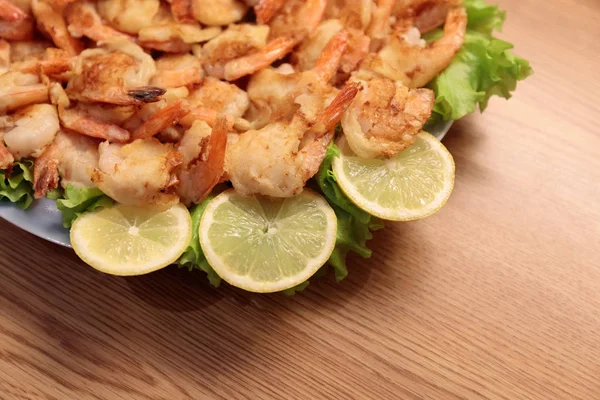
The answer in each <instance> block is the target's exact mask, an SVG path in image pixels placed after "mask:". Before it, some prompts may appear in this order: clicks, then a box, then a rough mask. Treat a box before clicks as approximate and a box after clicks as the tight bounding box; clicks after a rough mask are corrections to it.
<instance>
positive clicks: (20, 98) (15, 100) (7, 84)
mask: <svg viewBox="0 0 600 400" xmlns="http://www.w3.org/2000/svg"><path fill="white" fill-rule="evenodd" d="M47 101H48V86H47V85H45V84H42V83H40V80H39V78H38V76H37V75H33V74H23V73H20V72H9V73H6V74H3V75H0V114H2V113H5V112H6V111H11V110H16V109H18V108H21V107H24V106H27V105H30V104H36V103H46V102H47Z"/></svg>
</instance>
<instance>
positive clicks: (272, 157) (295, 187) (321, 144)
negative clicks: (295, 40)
mask: <svg viewBox="0 0 600 400" xmlns="http://www.w3.org/2000/svg"><path fill="white" fill-rule="evenodd" d="M359 86H360V85H359V84H357V83H356V82H354V83H350V84H348V85H347V86H345V87H344V88H343V89H342V90H341V91H340V93H339V94H338V96H337V97H336V98H335V99H334V100H333V101H332V102H331V104H330V105H329V106H328V107H327V108H325V109H323V110H322V112H321V113H320V115H319V118H318V119H317V121H316V122H315V123H313V122H311V121H307V120H306V119H305V118H304V116H303V114H302V113H301V112H299V113H297V114H296V115H294V117H293V118H292V120H291V121H289V122H274V123H272V124H269V125H267V126H265V127H264V128H262V129H259V130H251V131H248V132H245V133H242V134H241V135H240V136H239V140H238V141H237V142H235V143H232V145H231V148H230V149H228V151H227V155H226V161H225V165H226V172H227V174H228V176H229V179H231V183H232V184H233V187H234V188H235V190H236V191H237V192H238V193H241V194H244V195H250V194H255V193H258V194H264V195H268V196H273V197H291V196H294V195H297V194H299V193H300V192H302V190H303V188H304V185H305V184H306V181H307V180H308V179H310V178H311V177H312V176H314V175H315V174H316V173H317V171H318V169H319V166H320V165H321V162H322V161H323V158H324V157H325V154H326V152H327V147H328V146H329V143H330V142H331V139H332V138H333V128H334V127H335V125H336V124H337V122H338V121H339V119H340V118H341V116H342V114H343V113H344V111H345V110H346V108H347V107H348V106H349V105H350V103H351V102H352V99H353V98H354V97H355V96H356V94H357V93H358V91H359Z"/></svg>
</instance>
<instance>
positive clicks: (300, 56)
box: [292, 19, 371, 83]
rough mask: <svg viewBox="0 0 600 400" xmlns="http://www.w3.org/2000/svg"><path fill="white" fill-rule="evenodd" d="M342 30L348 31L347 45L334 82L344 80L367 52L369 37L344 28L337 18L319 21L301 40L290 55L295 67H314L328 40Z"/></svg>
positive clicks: (303, 69)
mask: <svg viewBox="0 0 600 400" xmlns="http://www.w3.org/2000/svg"><path fill="white" fill-rule="evenodd" d="M342 30H345V31H346V32H347V33H348V47H347V48H346V49H345V51H344V53H343V55H342V58H341V60H340V65H339V68H338V71H337V74H336V76H335V78H334V83H338V82H345V81H346V80H347V79H348V77H349V76H350V73H351V72H353V71H355V70H356V69H357V68H358V66H359V65H360V63H361V61H362V60H363V59H364V58H365V57H366V56H367V54H368V53H369V44H370V42H371V39H370V38H369V37H368V36H366V35H365V34H364V33H363V32H362V31H360V30H358V29H354V28H345V27H344V25H343V23H342V21H341V20H339V19H329V20H326V21H323V22H321V23H320V24H319V26H318V27H317V29H316V30H315V31H314V32H313V33H312V34H311V35H310V36H309V37H308V38H307V39H306V40H305V41H303V42H302V44H301V45H300V46H299V48H298V50H297V51H296V52H294V53H293V55H292V62H293V63H294V66H295V67H296V69H297V70H299V71H307V70H309V69H312V68H314V67H315V65H316V64H317V60H318V58H319V56H320V55H321V53H322V52H323V50H324V49H325V46H327V43H328V42H329V40H331V38H332V37H334V36H335V35H336V34H337V33H338V32H340V31H342Z"/></svg>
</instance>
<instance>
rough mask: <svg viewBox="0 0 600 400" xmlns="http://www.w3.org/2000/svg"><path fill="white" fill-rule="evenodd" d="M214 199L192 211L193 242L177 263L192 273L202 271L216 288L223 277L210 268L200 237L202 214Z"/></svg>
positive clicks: (210, 197)
mask: <svg viewBox="0 0 600 400" xmlns="http://www.w3.org/2000/svg"><path fill="white" fill-rule="evenodd" d="M214 197H215V195H214V194H212V195H210V196H208V197H207V198H206V199H205V200H204V201H203V202H202V203H200V204H198V205H196V206H194V207H193V208H192V209H191V210H190V214H191V216H192V240H191V241H190V244H189V246H188V247H187V249H186V250H185V251H184V252H183V254H182V255H181V257H180V258H179V260H178V261H177V263H178V264H179V265H180V266H181V267H186V268H188V269H189V270H190V271H193V270H195V269H199V270H201V271H204V272H206V275H207V276H208V280H209V282H210V284H211V285H213V286H214V287H219V285H220V284H221V277H220V276H219V275H217V273H216V272H215V270H214V269H213V268H212V267H211V266H210V264H209V263H208V261H207V260H206V257H205V256H204V253H203V252H202V248H201V247H200V238H199V237H198V227H199V226H200V218H202V214H203V213H204V210H205V209H206V206H207V205H208V203H209V202H210V201H211V200H212V199H213V198H214Z"/></svg>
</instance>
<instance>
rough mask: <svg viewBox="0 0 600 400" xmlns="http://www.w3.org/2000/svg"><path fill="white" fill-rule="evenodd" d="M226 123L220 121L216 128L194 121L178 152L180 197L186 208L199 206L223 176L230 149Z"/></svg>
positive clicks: (219, 119)
mask: <svg viewBox="0 0 600 400" xmlns="http://www.w3.org/2000/svg"><path fill="white" fill-rule="evenodd" d="M227 125H228V124H227V120H226V119H225V118H223V117H222V116H221V117H220V118H218V120H217V121H216V123H215V125H214V127H213V128H211V127H210V126H209V125H208V124H207V123H206V122H203V121H195V122H194V124H193V125H192V126H191V128H190V129H188V130H187V131H186V132H185V134H184V135H183V138H182V139H181V142H180V143H179V146H178V148H177V150H178V151H179V153H181V154H182V156H183V166H182V169H181V172H180V173H179V183H178V184H177V193H178V194H179V196H180V197H181V201H182V202H183V203H184V204H185V205H188V206H189V205H191V204H198V203H200V202H202V201H203V200H204V199H205V198H206V196H208V195H209V193H210V192H211V191H212V190H213V188H214V187H215V185H216V184H217V183H219V180H220V179H221V176H222V175H223V165H224V162H225V148H226V146H227V133H228V127H227Z"/></svg>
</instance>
